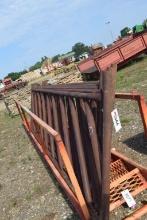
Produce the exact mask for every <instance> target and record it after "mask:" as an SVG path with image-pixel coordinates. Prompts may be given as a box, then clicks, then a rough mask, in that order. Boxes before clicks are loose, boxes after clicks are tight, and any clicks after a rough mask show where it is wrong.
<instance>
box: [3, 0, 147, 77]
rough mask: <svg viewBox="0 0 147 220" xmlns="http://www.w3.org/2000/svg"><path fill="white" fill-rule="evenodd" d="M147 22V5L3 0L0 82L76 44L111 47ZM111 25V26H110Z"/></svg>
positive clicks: (143, 0)
mask: <svg viewBox="0 0 147 220" xmlns="http://www.w3.org/2000/svg"><path fill="white" fill-rule="evenodd" d="M145 18H147V0H3V1H0V78H3V77H4V76H5V75H7V74H8V73H9V72H13V71H21V70H23V69H24V68H29V67H30V66H31V65H33V64H34V63H35V62H37V61H38V60H40V58H41V57H43V56H48V57H52V56H54V55H56V54H62V53H66V52H68V51H70V50H71V48H72V46H73V45H74V44H75V43H77V42H83V43H85V44H87V45H91V44H93V43H98V42H102V43H103V44H104V45H106V44H108V43H111V42H112V37H111V34H110V29H111V31H112V33H113V37H114V38H116V37H117V36H118V35H119V32H120V30H121V29H122V28H124V27H125V26H129V27H133V26H134V25H135V24H139V23H141V22H142V21H143V20H144V19H145ZM108 21H110V22H111V23H110V26H109V25H106V22H108Z"/></svg>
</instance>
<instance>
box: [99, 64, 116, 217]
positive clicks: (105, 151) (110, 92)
mask: <svg viewBox="0 0 147 220" xmlns="http://www.w3.org/2000/svg"><path fill="white" fill-rule="evenodd" d="M116 70H117V66H116V65H113V66H111V68H110V69H108V70H107V71H106V72H105V73H104V74H103V76H102V77H103V81H102V88H103V125H102V126H103V128H102V129H103V130H102V132H103V136H102V197H101V198H102V205H101V218H102V219H103V220H108V219H109V195H110V178H109V176H110V166H109V164H110V162H111V152H110V149H111V136H112V118H111V112H112V109H113V103H114V97H115V91H114V87H115V74H116Z"/></svg>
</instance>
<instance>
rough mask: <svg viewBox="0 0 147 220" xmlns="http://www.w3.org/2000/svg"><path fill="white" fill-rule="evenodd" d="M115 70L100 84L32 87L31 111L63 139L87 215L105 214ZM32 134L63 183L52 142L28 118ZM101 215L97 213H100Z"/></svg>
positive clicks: (63, 169)
mask: <svg viewBox="0 0 147 220" xmlns="http://www.w3.org/2000/svg"><path fill="white" fill-rule="evenodd" d="M115 73H116V66H113V67H111V68H110V69H109V70H107V71H106V72H104V73H103V74H102V75H101V76H103V77H101V80H100V82H99V83H98V82H87V83H86V82H85V83H79V84H68V85H48V86H40V85H33V86H32V112H33V113H34V114H35V115H37V116H38V117H39V118H41V119H42V120H43V121H44V122H46V123H47V124H48V125H49V126H50V127H52V128H53V129H55V130H56V131H57V132H58V133H59V134H60V135H61V137H62V140H63V142H64V143H65V146H66V150H67V153H68V156H69V159H70V161H71V164H72V166H73V168H74V172H75V174H76V177H77V179H78V183H79V185H80V188H81V189H82V193H83V195H84V198H85V200H86V204H87V206H88V209H89V210H90V212H91V213H90V215H92V216H93V215H96V216H102V219H108V216H109V214H108V213H109V187H110V183H109V164H110V157H111V154H110V149H111V134H112V129H111V126H112V123H111V111H112V105H113V100H114V81H115ZM31 127H32V130H33V133H34V135H35V137H37V139H38V138H39V141H40V143H43V144H44V145H45V146H47V154H49V155H50V157H51V160H52V161H53V163H54V164H55V166H56V168H57V169H58V171H59V172H60V173H61V175H62V176H63V178H64V179H66V181H68V175H67V170H66V167H65V166H64V163H63V159H62V158H61V155H60V152H59V150H58V148H57V146H56V142H55V140H54V139H53V138H52V136H51V135H49V134H48V133H47V132H46V131H45V130H44V129H42V128H41V127H40V126H38V125H36V123H35V122H34V121H33V120H32V123H31ZM101 211H102V212H101Z"/></svg>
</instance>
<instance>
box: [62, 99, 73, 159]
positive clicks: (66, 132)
mask: <svg viewBox="0 0 147 220" xmlns="http://www.w3.org/2000/svg"><path fill="white" fill-rule="evenodd" d="M59 101H60V109H61V119H62V126H63V134H64V142H65V146H66V148H67V152H68V155H69V158H70V160H71V162H72V154H71V145H70V140H69V130H68V129H69V128H68V121H67V114H66V109H65V103H64V101H63V98H61V97H60V98H59Z"/></svg>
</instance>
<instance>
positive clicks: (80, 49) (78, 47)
mask: <svg viewBox="0 0 147 220" xmlns="http://www.w3.org/2000/svg"><path fill="white" fill-rule="evenodd" d="M72 51H73V52H75V57H76V58H78V57H79V56H80V55H81V54H82V53H84V52H87V53H89V52H90V48H89V47H88V46H86V45H85V44H84V43H81V42H78V43H76V44H75V45H74V46H73V47H72Z"/></svg>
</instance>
